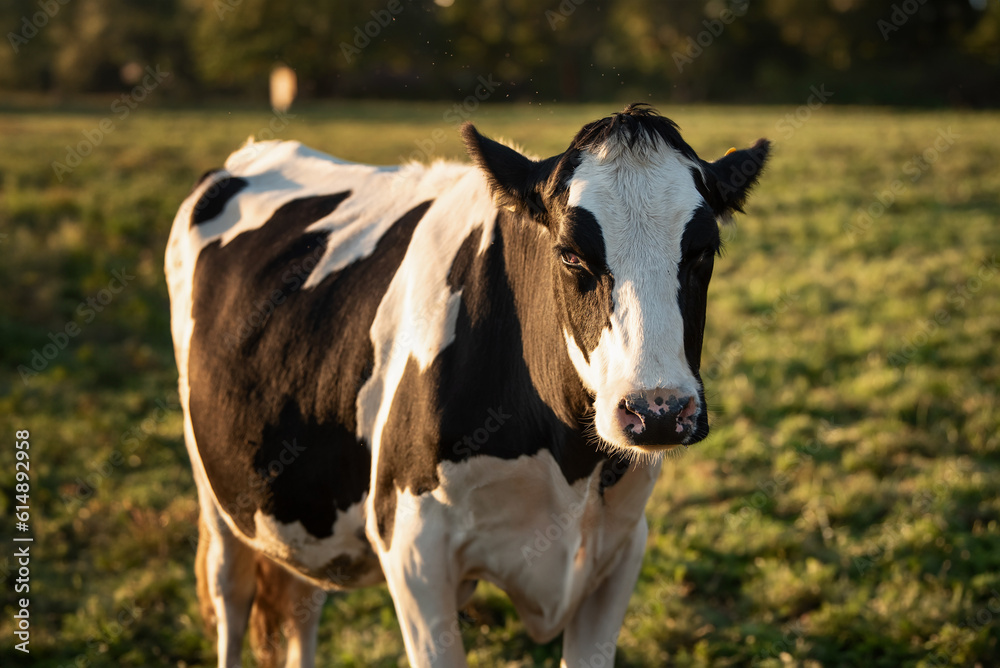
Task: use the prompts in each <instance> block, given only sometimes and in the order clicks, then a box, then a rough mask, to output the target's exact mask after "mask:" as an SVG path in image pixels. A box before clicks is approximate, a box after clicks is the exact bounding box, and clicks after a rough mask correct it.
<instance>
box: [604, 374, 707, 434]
mask: <svg viewBox="0 0 1000 668" xmlns="http://www.w3.org/2000/svg"><path fill="white" fill-rule="evenodd" d="M700 414H701V402H700V401H699V400H698V397H697V396H692V395H688V394H684V393H682V392H680V391H678V390H672V389H665V388H657V389H655V390H644V391H642V392H634V393H632V394H630V395H628V396H627V397H625V398H624V399H622V400H621V401H619V402H618V407H617V408H616V409H615V423H616V425H617V427H618V429H620V430H621V433H622V434H623V436H624V438H625V440H626V441H628V442H630V443H631V444H633V445H636V446H639V447H643V448H662V447H668V446H671V445H680V444H682V443H685V442H687V441H688V440H689V439H690V438H691V436H692V435H693V434H694V432H695V429H696V428H697V423H698V416H699V415H700Z"/></svg>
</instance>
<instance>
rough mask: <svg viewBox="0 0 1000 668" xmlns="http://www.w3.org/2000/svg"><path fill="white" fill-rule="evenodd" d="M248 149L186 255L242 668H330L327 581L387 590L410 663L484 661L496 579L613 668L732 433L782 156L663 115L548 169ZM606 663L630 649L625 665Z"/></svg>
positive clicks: (206, 560) (639, 108)
mask: <svg viewBox="0 0 1000 668" xmlns="http://www.w3.org/2000/svg"><path fill="white" fill-rule="evenodd" d="M461 134H462V137H463V139H464V142H465V146H466V148H467V150H468V153H469V156H470V157H471V159H472V163H473V164H471V165H470V164H463V163H459V162H451V161H438V162H434V163H433V164H430V165H426V164H419V163H410V164H406V165H403V166H399V167H376V166H369V165H363V164H356V163H351V162H346V161H343V160H339V159H336V158H333V157H331V156H329V155H325V154H323V153H320V152H317V151H315V150H312V149H309V148H306V147H305V146H303V145H301V144H299V143H297V142H294V141H264V142H253V141H252V140H251V141H250V142H248V143H247V145H245V146H244V147H243V148H242V149H240V150H238V151H237V152H235V153H233V154H232V155H231V156H230V157H229V158H228V160H227V161H226V163H225V168H224V169H221V170H218V171H214V172H210V173H208V174H207V175H206V176H204V177H203V178H202V180H201V181H200V182H199V183H198V184H197V185H196V186H195V188H194V190H193V191H192V193H191V194H190V196H189V197H188V198H187V199H186V200H185V202H184V204H183V205H182V206H181V208H180V211H179V212H178V214H177V216H176V218H175V220H174V223H173V227H172V231H171V233H170V238H169V242H168V247H167V251H166V265H165V266H166V275H167V281H168V285H169V290H170V302H171V330H172V334H173V341H174V348H175V355H176V360H177V367H178V373H179V392H180V399H181V404H182V406H183V412H184V437H185V441H186V445H187V449H188V452H189V455H190V459H191V463H192V469H193V473H194V479H195V482H196V486H197V490H198V498H199V503H200V519H199V543H198V551H197V556H196V573H197V583H198V594H199V600H200V605H201V610H202V613H203V615H204V616H205V618H206V620H207V623H208V624H209V626H210V627H211V628H214V629H215V631H216V633H217V636H218V661H219V666H224V667H226V668H229V667H230V666H235V665H239V661H240V652H241V648H242V643H243V640H244V636H245V635H247V633H248V632H249V634H250V636H251V643H252V645H253V646H254V647H255V648H257V649H256V650H255V651H257V652H258V655H259V658H260V660H261V661H262V662H263V664H264V665H274V664H275V662H277V661H278V660H279V659H280V653H279V652H276V651H271V650H273V649H274V648H275V647H277V646H278V644H277V643H276V642H275V639H276V638H281V636H282V635H284V637H285V638H286V641H285V642H284V643H283V645H282V647H283V648H284V649H283V650H282V652H284V656H285V662H286V665H289V666H298V665H312V664H313V662H314V660H315V653H316V637H317V626H318V622H319V618H320V610H321V608H322V604H323V601H324V598H325V596H326V592H328V591H338V590H345V589H351V588H356V587H365V586H369V585H374V584H376V583H380V582H382V581H384V582H385V583H387V585H388V588H389V592H390V594H391V596H392V600H393V603H394V606H395V610H396V614H397V617H398V619H399V624H400V627H401V629H402V635H403V640H404V643H405V647H406V654H407V657H408V659H409V662H410V665H412V666H414V667H418V666H464V665H467V664H466V657H465V653H464V649H463V647H462V643H461V637H460V633H459V627H458V619H459V618H458V611H459V610H460V609H461V608H462V607H463V606H464V605H466V603H467V602H468V601H469V600H470V597H471V596H472V594H473V592H474V590H475V587H476V583H477V582H478V581H480V580H485V581H488V582H491V583H493V584H495V585H496V586H498V587H499V588H501V589H502V590H504V591H505V592H506V593H507V595H508V596H509V597H510V599H511V601H512V603H513V605H514V607H515V608H516V610H517V612H518V615H519V617H520V619H521V620H522V622H523V624H524V628H525V630H526V632H527V633H528V635H529V636H530V637H531V638H532V639H533V640H535V641H537V642H548V641H550V640H552V639H553V638H555V637H557V636H558V635H559V634H560V633H562V634H563V636H562V647H563V650H562V664H561V665H563V666H570V667H572V668H579V667H580V666H590V665H597V664H598V663H600V664H601V665H612V664H613V661H614V653H615V646H616V638H617V636H618V633H619V630H620V628H621V626H622V624H623V620H624V617H625V614H626V609H627V606H628V602H629V598H630V595H631V592H632V590H633V588H634V586H635V583H636V581H637V578H638V574H639V569H640V566H641V563H642V560H643V555H644V551H645V546H646V539H647V525H646V520H645V516H644V509H645V505H646V502H647V499H648V498H649V496H650V494H651V492H652V490H653V486H654V484H655V482H656V480H657V476H658V474H659V472H660V466H661V461H662V459H663V454H664V453H668V452H678V451H683V449H684V448H686V447H687V446H691V445H693V444H695V443H697V442H699V441H701V440H703V439H704V438H705V437H706V436H707V435H708V431H709V424H708V410H707V406H706V402H705V388H704V386H703V384H702V380H701V377H700V375H699V365H700V358H701V348H702V337H703V333H704V328H705V313H706V299H707V291H708V285H709V280H710V279H711V276H712V269H713V264H714V261H715V257H716V255H717V254H718V253H719V251H720V246H721V241H720V223H722V222H725V221H726V220H728V219H729V218H730V217H731V216H732V214H733V213H734V212H742V206H743V204H744V202H745V200H746V198H747V195H748V193H749V191H750V189H751V188H752V187H753V186H754V185H755V183H756V182H757V180H758V176H759V175H760V173H761V170H762V169H763V167H764V164H765V162H766V160H767V157H768V153H769V147H770V145H769V143H768V141H767V140H766V139H761V140H759V141H757V142H756V144H754V145H753V146H752V147H750V148H747V149H743V150H738V151H736V150H730V152H728V153H727V154H726V155H725V156H723V157H721V158H720V159H718V160H716V161H714V162H707V161H704V160H702V159H700V158H699V157H698V155H697V154H696V153H695V151H694V150H693V149H692V148H691V147H690V146H689V145H688V144H687V143H685V141H684V140H683V139H682V137H681V135H680V132H679V129H678V126H677V125H676V124H675V123H673V122H672V121H671V120H669V119H668V118H666V117H664V116H661V115H659V114H658V113H657V112H656V111H655V110H654V109H653V108H651V107H649V106H648V105H645V104H632V105H629V106H627V107H626V108H625V109H624V110H623V111H622V112H620V113H616V114H613V115H611V116H608V117H606V118H602V119H599V120H597V121H594V122H592V123H590V124H588V125H586V126H584V127H583V128H582V129H581V130H580V131H579V132H578V133H577V134H576V136H575V137H574V138H573V140H572V141H571V142H570V144H569V147H568V148H567V149H566V150H565V151H564V152H563V153H560V154H558V155H555V156H552V157H549V158H546V159H535V158H533V157H530V156H527V155H525V154H523V153H522V152H521V151H519V150H517V149H515V148H512V147H510V146H508V145H506V144H504V143H500V142H498V141H494V140H492V139H489V138H487V137H485V136H483V135H482V134H480V133H479V132H478V131H477V129H476V128H475V127H474V126H473V125H471V124H469V123H466V124H465V125H464V126H462V129H461ZM598 659H600V660H599V661H598Z"/></svg>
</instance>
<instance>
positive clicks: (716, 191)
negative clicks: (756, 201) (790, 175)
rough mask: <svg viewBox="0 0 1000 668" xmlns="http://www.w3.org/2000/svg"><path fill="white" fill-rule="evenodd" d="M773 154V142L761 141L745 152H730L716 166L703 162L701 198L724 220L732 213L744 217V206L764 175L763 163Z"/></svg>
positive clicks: (744, 150) (716, 162) (714, 163)
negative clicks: (737, 213) (741, 214)
mask: <svg viewBox="0 0 1000 668" xmlns="http://www.w3.org/2000/svg"><path fill="white" fill-rule="evenodd" d="M770 152H771V142H769V141H768V140H766V139H758V140H757V143H756V144H754V145H753V146H752V147H750V148H747V149H743V150H742V151H734V150H731V149H730V150H729V152H727V153H726V155H725V156H723V157H722V158H719V159H718V160H716V161H715V162H705V161H704V160H702V161H701V166H702V170H703V172H704V175H705V179H704V182H703V184H702V185H703V186H704V188H703V189H701V191H702V192H701V194H702V197H704V198H705V201H706V202H708V205H709V206H710V207H712V210H713V211H715V215H716V216H718V217H719V218H721V219H723V220H728V219H729V218H730V217H732V215H733V212H736V211H738V212H740V213H743V204H744V203H745V202H746V200H747V196H748V195H749V194H750V191H751V190H752V189H753V187H754V186H755V185H757V179H758V178H759V177H760V174H761V172H762V171H764V163H766V162H767V157H768V155H769V154H770Z"/></svg>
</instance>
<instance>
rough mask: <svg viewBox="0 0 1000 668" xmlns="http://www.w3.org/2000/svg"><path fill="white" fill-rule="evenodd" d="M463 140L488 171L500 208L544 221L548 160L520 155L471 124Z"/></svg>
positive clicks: (492, 189)
mask: <svg viewBox="0 0 1000 668" xmlns="http://www.w3.org/2000/svg"><path fill="white" fill-rule="evenodd" d="M462 139H463V140H464V141H465V148H466V150H467V151H468V152H469V156H470V157H471V158H472V161H473V162H474V163H476V165H477V166H478V167H479V168H480V169H481V170H483V173H485V174H486V180H487V182H488V183H489V186H490V191H491V192H492V193H493V202H494V203H495V204H496V205H497V207H498V208H503V209H507V210H509V211H514V212H516V213H523V214H525V215H528V216H529V217H531V218H533V219H535V220H538V221H542V220H544V218H545V206H544V204H543V202H542V197H541V193H542V189H543V187H544V184H545V179H546V176H547V175H546V174H544V173H543V172H544V171H545V163H546V162H547V161H542V162H539V161H536V160H532V159H531V158H529V157H527V156H524V155H521V154H520V153H518V152H517V151H515V150H514V149H512V148H510V147H509V146H504V145H503V144H501V143H500V142H496V141H493V140H492V139H490V138H488V137H484V136H483V135H481V134H479V131H478V130H476V128H475V126H473V125H472V123H465V124H463V125H462Z"/></svg>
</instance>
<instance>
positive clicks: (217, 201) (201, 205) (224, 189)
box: [191, 170, 248, 227]
mask: <svg viewBox="0 0 1000 668" xmlns="http://www.w3.org/2000/svg"><path fill="white" fill-rule="evenodd" d="M219 171H221V170H219ZM214 174H215V172H207V173H206V174H204V175H202V177H201V178H200V179H198V183H201V182H202V181H204V180H205V179H206V178H209V177H210V176H213V175H214ZM247 185H248V184H247V182H246V180H245V179H241V178H239V177H237V176H229V175H228V174H226V175H225V176H223V177H222V178H221V179H219V180H218V181H216V182H215V183H213V184H212V185H210V186H209V187H208V188H207V189H206V190H205V192H204V193H202V195H201V197H199V198H198V201H197V202H195V205H194V211H192V212H191V227H194V226H195V225H201V224H202V223H207V222H208V221H210V220H212V219H213V218H215V217H216V216H218V215H219V214H220V213H222V210H223V209H224V208H226V203H227V202H229V200H231V199H232V198H233V197H235V196H236V195H237V193H239V192H240V191H241V190H243V189H244V188H246V187H247Z"/></svg>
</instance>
